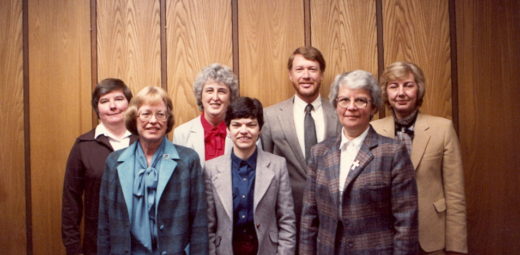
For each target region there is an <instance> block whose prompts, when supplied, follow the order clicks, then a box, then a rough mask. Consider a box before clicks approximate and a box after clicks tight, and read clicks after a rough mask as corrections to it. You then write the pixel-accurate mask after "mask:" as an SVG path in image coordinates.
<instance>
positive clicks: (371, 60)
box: [311, 0, 377, 97]
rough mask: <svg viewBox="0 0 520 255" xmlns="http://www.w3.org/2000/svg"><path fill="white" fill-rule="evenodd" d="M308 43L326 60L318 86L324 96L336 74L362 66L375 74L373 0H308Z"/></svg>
mask: <svg viewBox="0 0 520 255" xmlns="http://www.w3.org/2000/svg"><path fill="white" fill-rule="evenodd" d="M311 3H312V8H311V11H312V19H311V20H312V32H313V33H312V45H313V46H314V47H316V48H318V49H319V50H320V51H321V52H322V53H323V55H324V57H325V61H326V62H327V69H326V70H325V77H324V80H323V83H322V87H321V93H322V96H325V97H327V96H328V93H329V90H330V84H331V83H332V81H333V80H334V77H335V76H336V75H337V74H340V73H343V72H347V71H352V70H355V69H363V70H366V71H369V72H371V73H372V74H374V76H375V77H377V29H376V4H375V1H374V0H371V1H366V0H348V1H344V0H323V1H312V2H311Z"/></svg>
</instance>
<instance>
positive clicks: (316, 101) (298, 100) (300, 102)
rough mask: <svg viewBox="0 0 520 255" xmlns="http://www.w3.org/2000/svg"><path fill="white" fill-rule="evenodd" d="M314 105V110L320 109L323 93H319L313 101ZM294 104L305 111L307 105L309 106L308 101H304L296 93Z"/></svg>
mask: <svg viewBox="0 0 520 255" xmlns="http://www.w3.org/2000/svg"><path fill="white" fill-rule="evenodd" d="M311 104H312V107H313V109H314V111H316V110H318V109H319V108H320V107H321V95H318V97H317V98H316V99H314V101H312V103H311ZM294 106H295V107H296V108H297V109H302V110H303V111H305V107H306V106H307V102H305V101H303V100H302V99H301V98H300V97H299V96H298V95H294Z"/></svg>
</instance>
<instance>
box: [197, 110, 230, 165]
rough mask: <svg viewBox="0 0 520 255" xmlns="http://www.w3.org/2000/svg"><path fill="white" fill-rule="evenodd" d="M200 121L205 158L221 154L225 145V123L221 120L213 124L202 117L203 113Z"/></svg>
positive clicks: (208, 158)
mask: <svg viewBox="0 0 520 255" xmlns="http://www.w3.org/2000/svg"><path fill="white" fill-rule="evenodd" d="M200 121H201V123H202V128H203V129H204V152H205V153H204V154H205V155H204V156H205V160H210V159H212V158H216V157H218V156H221V155H223V154H224V148H225V145H226V123H225V122H224V121H222V122H220V123H219V124H218V125H217V126H213V125H212V124H211V123H209V122H208V121H207V120H206V118H204V113H202V115H201V116H200Z"/></svg>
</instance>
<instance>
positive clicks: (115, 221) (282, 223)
mask: <svg viewBox="0 0 520 255" xmlns="http://www.w3.org/2000/svg"><path fill="white" fill-rule="evenodd" d="M325 67H326V64H325V60H324V58H323V56H322V54H321V52H320V51H319V50H318V49H316V48H314V47H300V48H298V49H296V50H295V51H294V52H293V54H292V55H291V56H290V57H289V60H288V66H287V68H288V72H289V80H290V81H291V83H292V85H293V87H294V91H295V95H294V96H292V97H291V98H289V99H287V100H285V101H282V102H280V103H278V104H275V105H273V106H270V107H268V108H266V109H265V110H264V109H263V106H262V104H261V102H260V101H259V100H258V99H255V98H250V97H240V96H239V88H238V81H237V78H236V76H235V74H234V73H233V71H232V70H231V69H230V68H229V67H226V66H223V65H220V64H212V65H209V66H207V67H205V68H204V69H203V70H202V71H201V72H200V73H199V75H198V76H197V78H196V81H195V82H194V86H193V90H194V94H195V98H196V101H197V105H198V106H199V108H200V110H201V115H200V116H198V117H196V118H194V119H193V120H190V121H188V122H186V123H184V124H182V125H180V126H178V127H177V128H176V129H175V130H174V133H173V137H174V138H173V142H171V141H169V140H168V139H167V138H166V134H168V133H169V132H170V131H171V130H172V128H173V126H174V116H173V103H172V100H171V99H170V97H169V96H168V94H167V93H166V92H165V91H164V90H163V89H161V88H159V87H154V86H149V87H145V88H144V89H142V90H141V91H139V92H138V93H137V94H136V95H135V97H133V96H132V93H131V92H130V90H129V89H128V88H127V86H126V85H125V84H124V82H123V81H121V80H119V79H105V80H103V81H101V82H100V83H99V84H98V85H97V86H96V88H95V90H94V92H93V94H92V107H93V108H94V110H95V112H96V113H97V116H98V118H99V124H98V126H97V127H96V128H95V129H93V130H92V131H90V132H88V133H86V134H83V135H81V136H80V137H78V138H77V140H76V142H75V143H74V146H73V147H72V150H71V152H70V155H69V158H68V161H67V166H66V173H65V181H64V187H63V203H62V204H63V206H62V236H63V243H64V245H65V248H66V251H67V254H162V255H166V254H226V255H227V254H262V255H263V254H267V255H269V254H302V255H304V254H324V255H329V254H367V255H368V254H465V253H467V241H466V239H467V238H466V212H465V196H464V181H463V170H462V163H461V156H460V149H459V142H458V139H457V135H456V133H455V130H454V128H453V125H452V122H451V121H449V120H447V119H444V118H440V117H434V116H430V115H427V114H424V113H421V112H420V111H419V108H420V106H421V104H422V101H423V98H424V94H425V78H424V74H423V72H422V70H421V69H420V68H419V67H418V66H417V65H415V64H413V63H409V62H396V63H393V64H391V65H389V66H388V67H386V69H385V70H384V72H383V74H382V76H381V77H380V81H379V83H378V82H377V80H376V78H374V77H373V76H372V74H370V73H369V72H367V71H363V70H355V71H351V72H345V73H342V74H339V75H337V76H336V78H335V80H334V82H333V83H332V85H331V88H330V95H329V100H326V99H324V98H322V97H321V95H320V87H321V82H322V79H323V73H324V71H325ZM383 104H386V105H387V106H388V107H389V109H390V112H391V116H388V117H386V118H383V119H378V120H373V118H374V115H375V114H376V113H377V111H378V109H381V108H382V106H383ZM82 220H83V226H84V230H83V231H82V230H81V225H82Z"/></svg>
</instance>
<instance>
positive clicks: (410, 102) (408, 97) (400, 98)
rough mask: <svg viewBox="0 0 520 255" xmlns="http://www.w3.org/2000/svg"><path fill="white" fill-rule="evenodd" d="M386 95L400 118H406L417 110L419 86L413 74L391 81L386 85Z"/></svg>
mask: <svg viewBox="0 0 520 255" xmlns="http://www.w3.org/2000/svg"><path fill="white" fill-rule="evenodd" d="M386 94H387V95H388V102H389V103H390V106H391V107H392V109H393V110H394V112H395V114H396V116H397V117H398V118H405V117H407V116H409V115H410V114H411V113H413V112H414V111H415V110H416V109H417V97H418V95H419V86H418V85H417V83H416V82H415V79H414V76H413V74H412V73H409V74H408V76H406V77H404V78H403V79H398V80H393V81H389V82H388V83H387V85H386Z"/></svg>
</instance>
